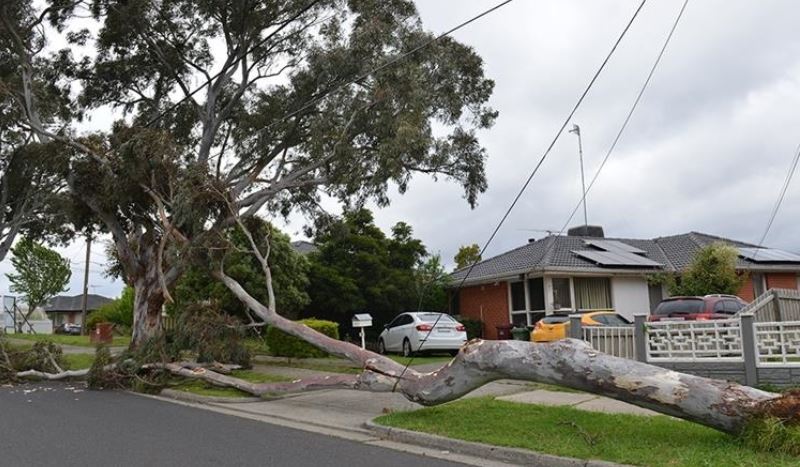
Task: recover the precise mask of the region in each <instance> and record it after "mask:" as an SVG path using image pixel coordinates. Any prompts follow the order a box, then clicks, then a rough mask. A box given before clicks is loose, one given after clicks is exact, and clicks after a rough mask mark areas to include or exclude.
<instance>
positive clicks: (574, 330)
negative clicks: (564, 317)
mask: <svg viewBox="0 0 800 467" xmlns="http://www.w3.org/2000/svg"><path fill="white" fill-rule="evenodd" d="M569 337H571V338H573V339H580V340H583V331H582V330H581V315H569Z"/></svg>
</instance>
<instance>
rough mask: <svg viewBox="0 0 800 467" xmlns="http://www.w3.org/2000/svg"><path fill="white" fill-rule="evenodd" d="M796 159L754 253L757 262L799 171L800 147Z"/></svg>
mask: <svg viewBox="0 0 800 467" xmlns="http://www.w3.org/2000/svg"><path fill="white" fill-rule="evenodd" d="M794 152H795V154H794V159H792V164H791V165H790V166H789V172H787V174H786V178H785V179H784V181H783V186H782V187H781V191H780V193H779V194H778V199H777V200H776V201H775V206H773V208H772V212H771V213H770V216H769V221H768V222H767V226H766V227H765V228H764V233H763V234H762V235H761V239H760V240H759V241H758V247H757V248H756V250H755V251H754V252H753V257H752V259H753V260H755V259H756V256H757V255H758V251H759V250H760V249H761V247H762V246H764V241H765V240H766V239H767V235H768V234H769V230H770V229H771V228H772V223H773V222H775V217H777V215H778V211H779V210H780V208H781V204H783V199H784V198H785V197H786V191H787V190H788V189H789V184H790V183H791V182H792V177H794V173H795V171H796V170H797V164H798V162H800V145H798V146H797V148H795V150H794Z"/></svg>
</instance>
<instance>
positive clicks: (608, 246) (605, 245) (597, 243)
mask: <svg viewBox="0 0 800 467" xmlns="http://www.w3.org/2000/svg"><path fill="white" fill-rule="evenodd" d="M585 243H586V244H587V245H589V246H593V247H597V248H600V249H601V250H606V251H625V252H628V253H636V254H640V255H643V254H646V253H647V252H646V251H644V250H640V249H639V248H636V247H633V246H631V245H628V244H627V243H623V242H620V241H618V240H586V241H585Z"/></svg>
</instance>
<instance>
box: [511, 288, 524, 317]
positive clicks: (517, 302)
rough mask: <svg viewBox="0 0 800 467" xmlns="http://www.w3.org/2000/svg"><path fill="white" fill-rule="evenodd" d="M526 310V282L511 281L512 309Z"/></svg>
mask: <svg viewBox="0 0 800 467" xmlns="http://www.w3.org/2000/svg"><path fill="white" fill-rule="evenodd" d="M524 310H525V283H524V282H512V283H511V311H524Z"/></svg>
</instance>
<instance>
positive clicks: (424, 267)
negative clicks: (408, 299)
mask: <svg viewBox="0 0 800 467" xmlns="http://www.w3.org/2000/svg"><path fill="white" fill-rule="evenodd" d="M414 285H415V287H416V290H417V296H418V297H419V305H418V307H417V308H418V309H420V310H430V311H439V310H444V309H445V307H446V306H447V291H446V288H447V273H446V272H445V270H444V266H442V258H441V256H439V255H432V256H429V257H428V258H427V259H425V260H424V261H420V263H419V265H418V266H417V268H416V269H415V270H414Z"/></svg>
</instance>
